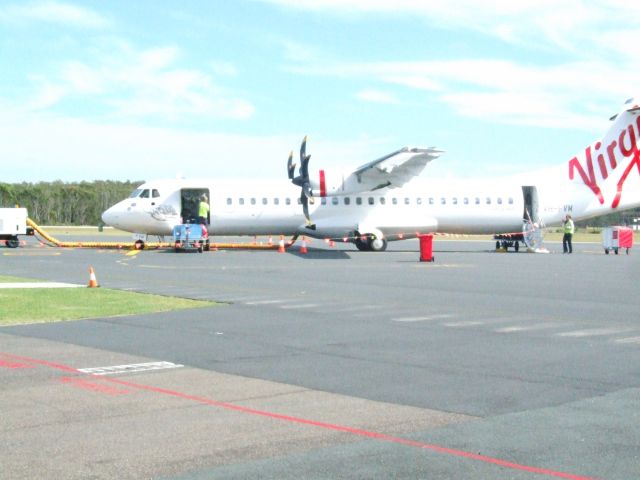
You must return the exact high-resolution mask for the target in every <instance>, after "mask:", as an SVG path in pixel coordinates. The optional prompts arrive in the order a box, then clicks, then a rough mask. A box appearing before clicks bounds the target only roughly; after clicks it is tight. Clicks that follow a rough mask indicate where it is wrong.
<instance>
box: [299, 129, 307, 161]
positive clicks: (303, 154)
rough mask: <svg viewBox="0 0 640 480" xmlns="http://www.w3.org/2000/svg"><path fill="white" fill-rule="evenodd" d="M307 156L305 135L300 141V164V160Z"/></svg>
mask: <svg viewBox="0 0 640 480" xmlns="http://www.w3.org/2000/svg"><path fill="white" fill-rule="evenodd" d="M306 156H307V136H306V135H305V136H304V138H303V139H302V144H301V145H300V163H302V159H303V158H304V157H306Z"/></svg>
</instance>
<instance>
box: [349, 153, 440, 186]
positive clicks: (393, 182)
mask: <svg viewBox="0 0 640 480" xmlns="http://www.w3.org/2000/svg"><path fill="white" fill-rule="evenodd" d="M442 153H444V151H443V150H438V149H437V148H434V147H429V148H414V147H404V148H401V149H400V150H398V151H396V152H393V153H390V154H388V155H385V156H384V157H381V158H378V159H377V160H374V161H372V162H369V163H366V164H364V165H362V166H361V167H358V168H357V169H356V171H355V172H353V175H356V176H357V177H358V179H359V180H360V181H361V182H363V183H368V184H371V185H375V187H374V188H372V190H376V189H379V188H385V187H389V188H398V187H401V186H403V185H404V184H405V183H407V182H408V181H409V180H411V179H412V178H413V177H415V176H417V175H420V173H421V172H422V170H424V167H425V166H426V165H427V163H429V162H430V161H431V160H434V159H436V158H438V157H439V156H440V155H441V154H442Z"/></svg>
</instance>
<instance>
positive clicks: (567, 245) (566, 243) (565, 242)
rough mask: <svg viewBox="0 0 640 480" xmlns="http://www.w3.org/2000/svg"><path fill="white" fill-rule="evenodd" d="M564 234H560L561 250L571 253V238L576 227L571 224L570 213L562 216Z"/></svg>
mask: <svg viewBox="0 0 640 480" xmlns="http://www.w3.org/2000/svg"><path fill="white" fill-rule="evenodd" d="M563 223H564V235H563V236H562V251H563V253H573V245H572V244H571V240H572V239H573V233H574V232H575V231H576V227H575V225H574V224H573V220H572V219H571V215H567V216H566V217H564V222H563Z"/></svg>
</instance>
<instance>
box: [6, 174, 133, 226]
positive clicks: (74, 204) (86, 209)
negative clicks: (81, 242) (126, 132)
mask: <svg viewBox="0 0 640 480" xmlns="http://www.w3.org/2000/svg"><path fill="white" fill-rule="evenodd" d="M142 183H143V182H142V181H138V182H132V181H128V180H127V181H122V182H119V181H111V180H106V181H101V180H96V181H93V182H71V183H68V182H62V181H55V182H38V183H26V182H23V183H0V207H15V206H16V205H19V206H20V207H26V208H27V211H28V212H29V217H30V218H31V219H32V220H33V221H34V222H36V223H37V224H40V225H100V224H101V222H102V220H101V219H100V215H101V214H102V212H104V211H105V210H106V209H107V208H109V207H110V206H112V205H113V204H115V203H117V202H119V201H120V200H123V199H125V198H127V197H128V196H129V194H130V193H131V192H132V191H133V189H134V188H136V187H137V186H138V185H140V184H142Z"/></svg>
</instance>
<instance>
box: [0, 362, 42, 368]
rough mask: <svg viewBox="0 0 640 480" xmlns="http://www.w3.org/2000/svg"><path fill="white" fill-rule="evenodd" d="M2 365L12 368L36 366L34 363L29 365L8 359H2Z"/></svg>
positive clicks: (0, 363)
mask: <svg viewBox="0 0 640 480" xmlns="http://www.w3.org/2000/svg"><path fill="white" fill-rule="evenodd" d="M0 367H1V368H12V369H16V368H34V366H33V365H28V364H26V363H17V362H9V361H7V360H0Z"/></svg>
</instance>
